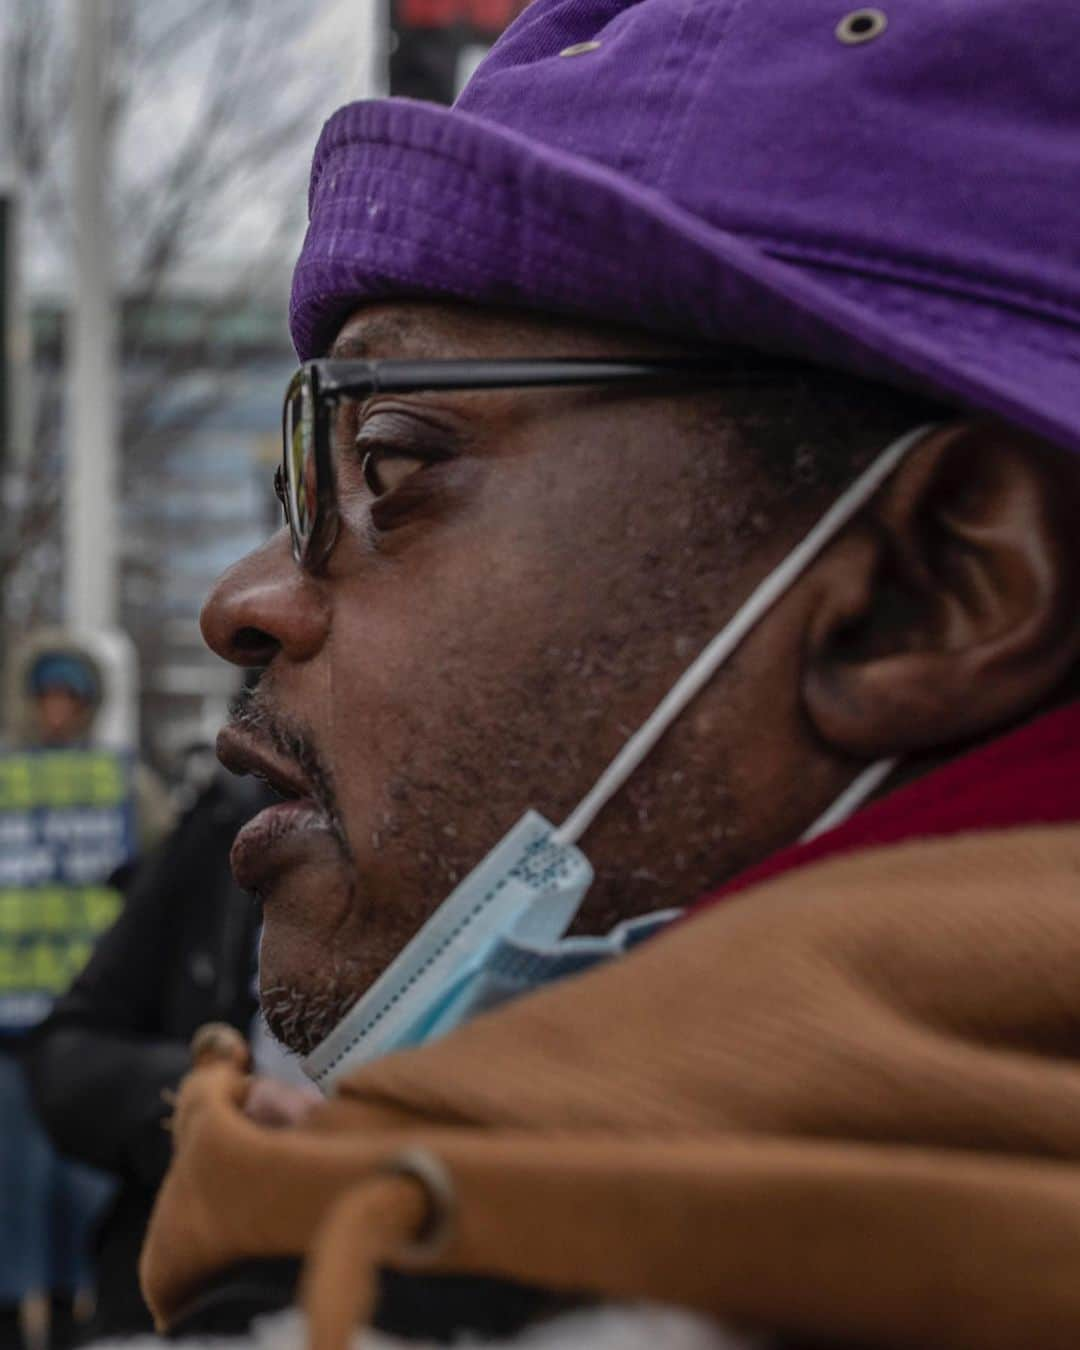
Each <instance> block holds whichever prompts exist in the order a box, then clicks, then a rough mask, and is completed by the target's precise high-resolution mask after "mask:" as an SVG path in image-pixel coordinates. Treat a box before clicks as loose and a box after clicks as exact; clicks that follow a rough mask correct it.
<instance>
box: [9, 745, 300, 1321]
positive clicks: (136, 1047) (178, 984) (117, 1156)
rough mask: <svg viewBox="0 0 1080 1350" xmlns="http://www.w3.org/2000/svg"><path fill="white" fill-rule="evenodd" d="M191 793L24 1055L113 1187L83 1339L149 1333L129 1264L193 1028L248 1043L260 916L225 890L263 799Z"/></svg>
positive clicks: (66, 1137)
mask: <svg viewBox="0 0 1080 1350" xmlns="http://www.w3.org/2000/svg"><path fill="white" fill-rule="evenodd" d="M191 788H192V794H193V795H192V800H191V801H190V803H189V805H188V807H187V809H186V810H185V811H184V813H183V815H182V816H181V818H180V820H179V822H178V823H177V826H176V828H175V830H174V831H173V832H172V834H171V835H170V836H169V837H168V838H167V839H166V840H165V841H164V842H163V843H162V844H161V846H160V847H159V848H158V849H157V851H156V852H155V853H154V854H153V855H152V856H151V857H150V858H149V859H147V860H146V862H145V863H144V864H143V865H142V867H141V868H140V869H138V871H137V872H136V874H135V876H134V878H133V880H132V882H131V884H130V887H129V890H128V894H127V899H126V903H125V906H124V910H123V912H122V914H121V916H120V918H119V919H118V920H117V922H116V924H115V925H114V926H113V927H112V928H111V929H110V930H109V931H108V932H107V933H106V934H105V935H104V936H103V937H102V938H101V939H100V941H99V942H98V944H97V946H96V948H95V950H94V954H93V956H92V957H91V959H90V962H89V964H88V965H87V966H86V968H85V969H84V970H83V972H82V973H81V974H80V975H79V977H78V978H77V979H76V981H75V983H74V985H73V986H72V988H71V989H70V990H69V991H68V992H67V993H66V994H64V995H63V996H62V997H61V998H60V999H59V1000H58V1001H57V1003H56V1005H55V1007H54V1008H53V1011H52V1013H51V1014H50V1016H49V1017H48V1019H47V1020H46V1021H45V1022H44V1023H43V1024H42V1025H41V1026H40V1027H39V1028H38V1029H37V1030H36V1031H35V1032H34V1033H33V1035H32V1037H31V1043H30V1045H29V1047H28V1049H27V1051H26V1053H25V1056H24V1059H25V1064H26V1069H27V1073H28V1076H29V1079H30V1085H31V1090H32V1094H33V1098H34V1102H35V1105H36V1106H37V1109H38V1111H39V1113H40V1117H41V1120H42V1122H43V1123H44V1125H45V1128H46V1129H47V1130H48V1132H49V1135H50V1137H51V1139H52V1141H53V1144H54V1145H55V1147H56V1148H57V1149H59V1150H60V1151H62V1152H63V1153H64V1154H65V1155H67V1156H69V1157H73V1158H77V1159H79V1160H80V1161H82V1162H84V1163H87V1164H90V1165H91V1166H93V1167H95V1168H99V1169H101V1170H102V1171H103V1172H106V1173H108V1174H110V1175H111V1176H113V1177H115V1178H116V1179H117V1181H118V1182H119V1187H118V1190H117V1192H116V1196H115V1198H114V1200H113V1203H112V1204H111V1206H110V1208H109V1210H108V1212H107V1214H106V1215H105V1216H104V1218H103V1220H102V1222H101V1223H100V1225H99V1227H98V1231H97V1234H96V1241H95V1258H96V1260H95V1265H96V1273H97V1291H96V1292H97V1300H96V1308H95V1313H94V1318H93V1321H92V1324H91V1326H90V1327H89V1328H88V1334H89V1335H92V1336H106V1335H108V1336H120V1335H132V1334H135V1333H137V1332H140V1331H146V1330H149V1329H150V1327H151V1321H150V1315H149V1312H148V1311H147V1309H146V1305H145V1303H144V1302H143V1300H142V1297H141V1295H140V1293H139V1288H138V1281H137V1277H136V1268H137V1259H138V1253H139V1248H140V1246H141V1244H142V1239H143V1234H144V1232H145V1229H146V1224H147V1221H148V1220H149V1217H150V1210H151V1207H152V1205H153V1202H154V1196H155V1194H156V1191H157V1188H158V1185H159V1184H160V1182H161V1178H162V1177H163V1176H164V1174H165V1168H166V1166H167V1164H168V1160H169V1152H170V1143H169V1135H168V1133H167V1131H166V1129H165V1128H164V1124H165V1121H166V1117H167V1116H168V1115H169V1113H170V1111H171V1106H170V1102H171V1099H172V1094H173V1092H174V1091H175V1089H176V1087H177V1086H178V1085H179V1082H180V1079H181V1077H182V1076H183V1074H185V1073H186V1072H187V1070H188V1068H189V1066H190V1063H191V1054H190V1049H189V1045H190V1041H191V1038H192V1036H193V1034H194V1033H195V1031H196V1030H197V1029H198V1028H199V1027H200V1026H201V1025H203V1023H206V1022H223V1023H226V1024H228V1025H229V1026H232V1027H234V1028H237V1029H238V1030H239V1031H240V1032H241V1033H242V1034H243V1035H244V1036H245V1037H247V1036H248V1034H249V1032H250V1030H251V1027H252V1021H253V1018H254V1016H255V1013H256V1006H257V1005H256V998H255V988H254V980H255V961H256V951H255V939H256V930H257V914H256V909H255V906H254V904H253V903H252V901H251V898H250V897H249V896H248V895H246V894H245V893H244V892H243V891H241V890H240V889H239V887H238V886H237V885H236V883H235V882H234V881H233V878H232V875H231V873H230V871H229V849H230V848H231V846H232V843H233V840H234V838H235V836H236V832H237V830H238V829H240V827H241V826H242V825H244V824H245V823H246V822H247V821H248V820H249V819H250V818H251V817H252V816H253V815H254V814H255V813H256V812H257V811H259V810H261V809H262V808H263V807H264V806H266V805H267V804H268V803H269V801H270V799H271V796H272V794H271V793H270V792H269V789H267V788H264V787H263V785H262V784H260V783H256V782H254V781H251V780H248V781H239V780H237V779H235V778H232V777H230V776H229V775H227V774H225V773H224V772H223V771H222V770H221V769H220V768H218V769H216V771H212V772H211V773H210V774H209V776H208V777H202V776H200V775H198V774H196V775H195V777H194V779H193V781H192V783H191ZM260 1059H261V1056H260ZM267 1071H268V1072H275V1071H280V1070H279V1069H278V1066H276V1065H275V1066H274V1068H273V1069H272V1070H267Z"/></svg>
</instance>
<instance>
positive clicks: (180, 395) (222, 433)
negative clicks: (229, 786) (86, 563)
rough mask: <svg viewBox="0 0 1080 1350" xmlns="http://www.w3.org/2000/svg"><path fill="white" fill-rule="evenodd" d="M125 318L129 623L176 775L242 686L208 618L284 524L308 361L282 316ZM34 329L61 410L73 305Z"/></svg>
mask: <svg viewBox="0 0 1080 1350" xmlns="http://www.w3.org/2000/svg"><path fill="white" fill-rule="evenodd" d="M122 315H123V317H122V335H121V342H120V350H121V363H120V372H119V374H120V384H121V397H122V399H123V401H124V403H125V406H126V416H125V419H124V420H125V427H126V435H125V438H124V444H123V446H122V450H121V501H120V511H119V519H120V522H121V524H120V540H119V554H120V573H121V581H120V620H121V624H122V626H123V627H124V628H125V629H126V630H127V631H128V632H129V633H130V635H131V637H132V638H133V640H134V642H135V645H136V648H137V651H138V656H139V683H140V708H139V712H140V729H141V739H142V743H143V745H144V746H145V747H146V750H147V752H148V753H149V754H150V755H152V756H153V757H154V758H155V759H157V761H158V762H159V763H160V764H162V765H163V767H165V768H166V769H169V768H172V767H173V766H174V765H175V764H176V763H177V761H178V756H179V755H180V753H181V752H182V751H183V749H184V748H185V747H186V746H189V745H191V744H192V743H195V742H199V741H207V740H209V741H212V740H213V735H214V732H215V730H216V728H217V726H219V725H220V724H221V721H222V719H223V715H224V710H225V706H226V704H227V702H228V699H229V698H230V697H231V695H232V694H233V693H234V692H235V690H236V687H237V679H236V674H235V672H234V671H233V670H232V669H231V668H230V667H227V666H225V665H224V664H223V663H222V662H221V661H220V660H219V659H218V658H217V657H215V656H213V655H212V654H211V653H210V652H209V651H208V650H207V649H206V647H205V646H204V645H203V642H202V639H201V636H200V634H199V628H198V614H199V609H200V607H201V605H202V602H203V599H204V598H205V596H206V594H207V592H208V590H209V588H210V586H211V585H212V583H213V581H214V579H215V578H216V577H217V576H218V575H219V574H220V573H221V571H222V570H223V569H224V568H225V567H227V566H229V564H230V563H232V562H234V561H235V560H236V559H237V558H239V557H241V556H242V555H243V554H244V553H246V552H248V551H249V550H250V549H251V548H253V547H255V546H256V545H257V544H258V543H260V542H261V541H262V540H264V539H265V538H266V536H267V535H268V534H269V532H270V531H271V530H272V529H273V528H275V526H276V524H277V520H278V517H279V508H278V506H277V502H276V500H275V498H274V496H273V493H272V491H271V487H270V479H271V475H272V472H273V467H274V464H275V463H276V462H277V457H278V455H279V453H280V418H281V399H282V393H283V390H284V387H285V384H286V381H287V380H288V377H289V375H290V374H291V372H292V369H293V366H294V363H295V358H294V357H293V355H292V350H291V347H290V345H289V342H288V337H287V334H286V332H285V329H284V324H283V307H279V306H274V307H273V308H270V307H269V306H267V307H263V308H260V307H249V308H247V309H244V310H230V311H228V312H225V311H224V310H222V309H221V307H220V304H219V302H217V301H215V300H214V299H212V298H204V297H199V296H191V295H186V296H181V297H173V298H169V299H167V300H162V301H158V302H155V303H154V304H152V305H149V306H136V305H131V306H125V307H124V308H123V310H122ZM32 319H33V331H34V350H35V384H36V397H37V399H38V401H40V400H42V399H48V400H49V401H50V402H51V401H52V399H53V398H54V397H55V398H57V399H60V398H62V390H63V378H64V377H63V332H64V328H63V320H64V312H63V308H62V306H60V305H59V304H57V303H38V304H37V305H36V306H35V307H34V310H33V314H32ZM75 434H77V429H75ZM57 467H58V468H59V465H58V466H57ZM50 589H51V588H50ZM59 589H60V588H59V578H57V585H56V588H55V591H56V596H57V598H58V597H59ZM48 617H54V616H51V615H50V616H48Z"/></svg>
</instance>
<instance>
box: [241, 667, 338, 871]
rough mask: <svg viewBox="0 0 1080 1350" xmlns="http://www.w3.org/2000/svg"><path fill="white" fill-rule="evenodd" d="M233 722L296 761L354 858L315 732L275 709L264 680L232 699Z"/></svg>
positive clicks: (317, 802)
mask: <svg viewBox="0 0 1080 1350" xmlns="http://www.w3.org/2000/svg"><path fill="white" fill-rule="evenodd" d="M229 722H230V724H231V725H232V726H234V727H236V728H237V729H238V730H240V731H246V732H248V733H249V734H250V735H251V736H253V737H255V738H256V739H261V740H263V741H265V742H266V743H267V744H268V745H269V746H270V747H271V748H272V749H273V750H274V751H275V752H276V753H277V754H278V755H280V756H281V757H282V758H283V759H289V760H292V762H293V763H294V764H295V765H296V766H297V768H298V769H299V770H300V772H301V773H302V774H303V775H304V778H305V780H306V781H307V783H308V785H309V786H310V788H311V795H312V797H313V799H314V801H315V805H316V806H317V807H318V808H319V810H320V811H322V813H323V814H324V815H325V816H326V818H327V819H328V820H329V822H330V827H331V829H332V831H333V833H334V835H335V836H336V838H337V841H338V843H339V844H340V845H341V847H342V849H344V851H345V853H346V854H347V855H348V856H349V857H351V856H352V854H351V850H350V848H349V844H348V840H347V839H346V836H345V826H344V823H343V820H342V816H341V810H340V807H339V806H338V798H337V792H336V790H335V787H334V776H333V774H332V773H331V771H330V767H329V765H328V764H327V763H326V761H325V760H324V759H323V758H322V756H321V755H320V754H319V751H318V749H317V747H316V745H315V740H314V737H313V736H312V733H311V731H310V730H309V729H308V728H307V727H306V726H304V724H303V723H302V722H300V721H299V720H297V719H296V718H291V717H286V716H284V715H283V714H282V713H280V712H277V711H276V710H275V709H274V708H272V707H271V706H270V703H269V700H268V698H267V696H266V690H265V687H264V685H263V684H262V682H260V683H258V684H255V685H251V686H247V687H245V688H243V689H241V690H240V692H239V693H238V694H237V695H236V696H235V697H234V698H233V699H231V700H230V702H229Z"/></svg>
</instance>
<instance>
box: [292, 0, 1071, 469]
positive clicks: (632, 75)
mask: <svg viewBox="0 0 1080 1350" xmlns="http://www.w3.org/2000/svg"><path fill="white" fill-rule="evenodd" d="M1077 52H1080V5H1077V4H1073V3H1062V0H1022V2H1021V3H1017V0H949V3H947V4H946V3H943V0H883V5H882V8H881V9H863V10H849V8H848V6H847V5H846V4H845V2H844V0H637V3H630V2H628V0H534V3H533V4H532V5H530V6H529V8H528V9H527V10H526V11H525V12H524V14H523V15H522V16H521V17H520V18H519V19H518V20H517V22H516V23H514V24H513V26H512V27H511V28H510V29H509V30H508V31H507V32H506V33H505V35H504V36H503V38H502V39H501V40H500V41H499V43H498V44H497V45H496V47H495V48H494V49H493V50H492V52H491V53H490V55H489V56H488V58H487V59H486V61H485V62H484V63H483V64H482V65H481V67H480V69H479V70H478V72H477V74H476V75H475V76H474V78H473V79H472V81H471V82H470V84H469V86H468V87H467V88H466V90H465V92H464V93H463V94H462V96H461V98H460V100H459V101H458V103H457V105H456V106H455V107H454V108H452V109H444V108H441V107H437V106H435V105H429V104H423V103H417V102H412V101H410V100H405V99H385V100H380V101H376V102H369V103H355V104H351V105H349V106H348V107H345V108H343V109H341V110H340V111H339V112H338V113H336V114H335V115H334V116H333V117H332V118H331V119H330V121H329V122H328V123H327V125H326V127H325V129H324V130H323V134H322V136H321V138H320V140H319V144H318V148H317V150H316V153H315V163H314V168H313V171H312V179H311V192H310V226H309V229H308V234H307V238H306V241H305V243H304V247H303V251H302V253H301V256H300V259H299V262H298V264H297V267H296V273H295V277H294V282H293V296H292V305H291V325H292V334H293V340H294V342H295V345H296V348H297V351H298V353H299V355H300V356H301V358H302V359H307V358H309V357H312V356H315V355H318V354H320V353H322V352H324V351H325V350H326V348H327V346H328V345H329V344H330V342H331V341H332V340H333V337H334V335H335V332H336V330H337V328H338V327H339V325H340V323H341V322H342V320H343V319H344V318H345V316H346V315H347V314H348V313H349V312H350V311H351V310H352V309H353V308H354V307H355V306H356V305H357V304H358V303H361V302H363V301H367V300H376V299H380V298H394V299H405V298H410V297H427V298H451V299H458V300H464V301H469V302H473V303H477V304H488V305H510V304H512V305H520V306H524V307H526V308H531V309H536V310H542V311H549V312H559V313H565V314H576V315H581V316H586V317H589V318H594V319H606V320H614V321H621V322H624V323H629V324H635V325H638V326H640V327H643V328H646V329H652V330H658V331H663V332H669V333H674V334H678V335H681V336H682V337H684V338H694V337H697V338H700V339H701V341H702V342H703V343H711V342H735V343H740V344H750V345H754V346H759V347H763V348H765V349H771V350H780V351H785V352H790V353H794V354H796V355H801V356H804V357H806V358H808V359H811V360H815V361H818V362H821V363H823V364H829V365H835V366H839V367H841V368H844V369H848V370H852V371H855V372H856V373H859V374H863V375H866V376H869V377H874V378H879V379H884V380H887V381H891V382H893V383H898V384H902V385H906V386H910V387H915V388H919V389H923V390H927V391H931V392H934V393H936V394H939V395H944V396H945V397H947V398H949V399H951V400H952V401H956V402H960V403H963V404H966V405H971V406H974V407H977V408H982V409H986V410H987V411H990V412H993V413H996V414H998V415H1000V416H1002V417H1005V418H1007V419H1009V420H1011V421H1013V422H1014V423H1016V424H1018V425H1020V426H1023V427H1026V428H1028V429H1029V430H1031V431H1033V432H1034V433H1036V434H1037V435H1040V436H1044V437H1046V438H1047V439H1049V440H1051V441H1054V442H1056V443H1058V444H1059V445H1062V446H1064V447H1066V448H1068V449H1071V450H1076V451H1080V81H1078V80H1077V78H1076V71H1075V64H1076V54H1077Z"/></svg>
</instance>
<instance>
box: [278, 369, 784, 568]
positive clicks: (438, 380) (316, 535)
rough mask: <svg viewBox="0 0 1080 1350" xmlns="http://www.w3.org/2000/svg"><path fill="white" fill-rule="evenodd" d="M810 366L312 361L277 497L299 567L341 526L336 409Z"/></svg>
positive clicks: (290, 423)
mask: <svg viewBox="0 0 1080 1350" xmlns="http://www.w3.org/2000/svg"><path fill="white" fill-rule="evenodd" d="M805 368H806V367H805V362H798V361H794V360H789V359H787V358H784V357H772V356H764V355H758V354H756V353H751V352H748V351H747V350H746V349H745V348H740V349H738V350H736V351H734V352H729V353H717V352H714V353H713V354H710V355H709V356H708V357H702V358H689V357H687V358H670V359H663V360H641V361H606V360H597V359H587V360H585V359H582V360H575V359H567V360H470V361H336V360H321V361H308V362H306V363H305V364H304V365H303V366H301V367H300V369H299V370H298V371H297V372H296V374H295V375H294V376H293V377H292V379H291V380H290V381H289V386H288V389H287V390H286V392H285V407H284V411H283V414H282V458H281V464H280V466H279V467H278V469H277V471H276V472H275V474H274V491H275V492H276V493H277V496H278V500H279V501H280V502H281V505H282V507H283V509H284V512H285V521H286V523H287V525H288V526H289V531H290V534H291V536H292V550H293V556H294V557H295V559H296V561H297V562H298V563H300V564H301V565H302V566H303V567H306V568H308V569H310V570H311V571H317V570H318V569H319V568H321V567H322V566H323V565H324V564H325V562H326V560H327V558H328V557H329V556H330V552H331V550H332V549H333V547H334V544H335V542H336V540H337V536H338V530H339V529H340V524H341V514H340V509H339V506H338V495H337V479H336V473H335V468H334V454H333V436H332V428H333V415H334V408H335V406H336V405H337V404H339V403H340V402H341V401H342V400H345V399H353V400H359V401H363V400H365V399H368V398H371V397H372V396H373V395H375V394H380V393H399V394H416V393H423V392H428V391H434V390H451V391H453V390H461V391H466V390H482V389H515V388H522V389H536V388H543V387H557V386H571V385H589V384H615V385H628V386H630V387H631V388H638V387H640V386H641V385H644V384H649V385H653V384H662V383H665V382H666V383H669V384H670V383H682V382H705V383H708V384H710V385H716V386H718V387H720V386H734V385H753V384H767V383H771V382H774V381H775V380H776V379H777V378H778V376H780V375H782V374H784V373H787V374H790V373H791V372H793V371H796V370H800V369H802V370H804V369H805Z"/></svg>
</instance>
